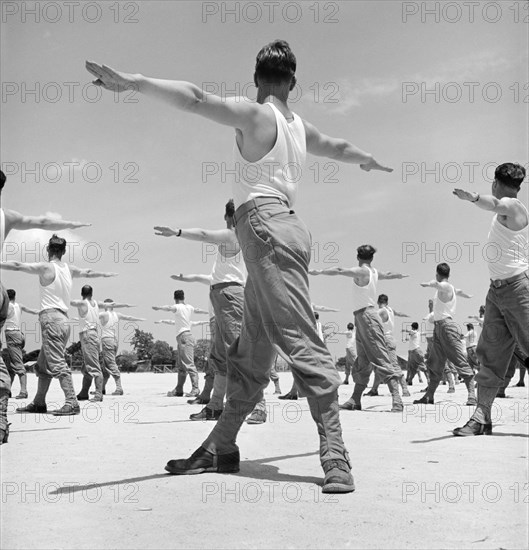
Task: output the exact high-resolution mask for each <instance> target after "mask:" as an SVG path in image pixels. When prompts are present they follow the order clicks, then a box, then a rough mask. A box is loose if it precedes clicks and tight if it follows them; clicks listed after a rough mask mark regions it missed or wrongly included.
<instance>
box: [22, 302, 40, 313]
mask: <svg viewBox="0 0 529 550" xmlns="http://www.w3.org/2000/svg"><path fill="white" fill-rule="evenodd" d="M19 306H20V309H21V311H23V312H25V313H30V314H31V315H38V314H39V313H40V311H39V310H38V309H33V308H31V307H26V306H23V305H22V304H19Z"/></svg>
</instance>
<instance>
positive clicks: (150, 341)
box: [130, 328, 154, 361]
mask: <svg viewBox="0 0 529 550" xmlns="http://www.w3.org/2000/svg"><path fill="white" fill-rule="evenodd" d="M130 344H131V346H132V347H133V348H134V351H135V352H136V355H137V357H138V359H139V360H140V361H143V360H144V359H150V358H151V357H152V347H153V345H154V336H153V335H152V334H151V333H150V332H145V331H143V330H140V329H139V328H137V329H135V330H134V336H133V337H132V339H131V342H130Z"/></svg>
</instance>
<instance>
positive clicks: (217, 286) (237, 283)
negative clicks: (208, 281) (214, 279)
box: [210, 281, 244, 290]
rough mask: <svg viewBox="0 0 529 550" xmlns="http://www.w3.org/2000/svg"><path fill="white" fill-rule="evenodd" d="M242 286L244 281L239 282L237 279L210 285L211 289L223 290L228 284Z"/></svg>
mask: <svg viewBox="0 0 529 550" xmlns="http://www.w3.org/2000/svg"><path fill="white" fill-rule="evenodd" d="M234 285H235V286H242V287H244V285H243V284H242V283H239V282H237V281H226V282H225V283H216V284H214V285H211V286H210V290H221V289H222V288H226V287H228V286H234Z"/></svg>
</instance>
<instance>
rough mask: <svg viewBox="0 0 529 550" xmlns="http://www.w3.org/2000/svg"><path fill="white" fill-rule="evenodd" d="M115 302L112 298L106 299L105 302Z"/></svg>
mask: <svg viewBox="0 0 529 550" xmlns="http://www.w3.org/2000/svg"><path fill="white" fill-rule="evenodd" d="M113 301H114V300H112V298H105V302H107V303H112V302H113Z"/></svg>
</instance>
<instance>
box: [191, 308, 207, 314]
mask: <svg viewBox="0 0 529 550" xmlns="http://www.w3.org/2000/svg"><path fill="white" fill-rule="evenodd" d="M194 313H198V314H199V315H209V311H208V310H207V309H200V308H199V307H196V308H195V311H194Z"/></svg>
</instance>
